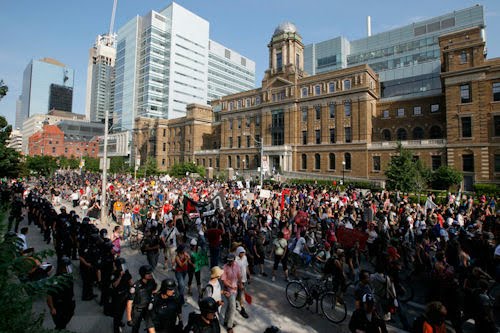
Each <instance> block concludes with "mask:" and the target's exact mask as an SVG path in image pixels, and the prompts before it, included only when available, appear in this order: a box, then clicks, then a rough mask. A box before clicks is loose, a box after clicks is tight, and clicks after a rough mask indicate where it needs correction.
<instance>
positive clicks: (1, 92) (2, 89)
mask: <svg viewBox="0 0 500 333" xmlns="http://www.w3.org/2000/svg"><path fill="white" fill-rule="evenodd" d="M8 91H9V87H7V85H5V84H4V83H3V80H0V100H2V98H4V97H5V95H7V92H8Z"/></svg>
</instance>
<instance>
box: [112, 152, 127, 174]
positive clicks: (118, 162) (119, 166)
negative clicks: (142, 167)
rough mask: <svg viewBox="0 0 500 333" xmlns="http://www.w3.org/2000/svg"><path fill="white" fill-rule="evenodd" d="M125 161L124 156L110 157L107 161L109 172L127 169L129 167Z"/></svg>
mask: <svg viewBox="0 0 500 333" xmlns="http://www.w3.org/2000/svg"><path fill="white" fill-rule="evenodd" d="M125 162H126V157H124V156H113V157H111V158H110V162H109V172H111V173H124V172H127V171H129V167H128V165H127V164H126V163H125Z"/></svg>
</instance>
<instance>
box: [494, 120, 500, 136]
mask: <svg viewBox="0 0 500 333" xmlns="http://www.w3.org/2000/svg"><path fill="white" fill-rule="evenodd" d="M493 136H500V116H493Z"/></svg>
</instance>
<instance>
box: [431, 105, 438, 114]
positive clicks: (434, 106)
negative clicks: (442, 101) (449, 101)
mask: <svg viewBox="0 0 500 333" xmlns="http://www.w3.org/2000/svg"><path fill="white" fill-rule="evenodd" d="M434 112H439V104H431V113H434Z"/></svg>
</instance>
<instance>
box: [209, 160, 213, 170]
mask: <svg viewBox="0 0 500 333" xmlns="http://www.w3.org/2000/svg"><path fill="white" fill-rule="evenodd" d="M212 166H213V165H212V159H211V158H209V159H208V167H209V168H211V167H212Z"/></svg>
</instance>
